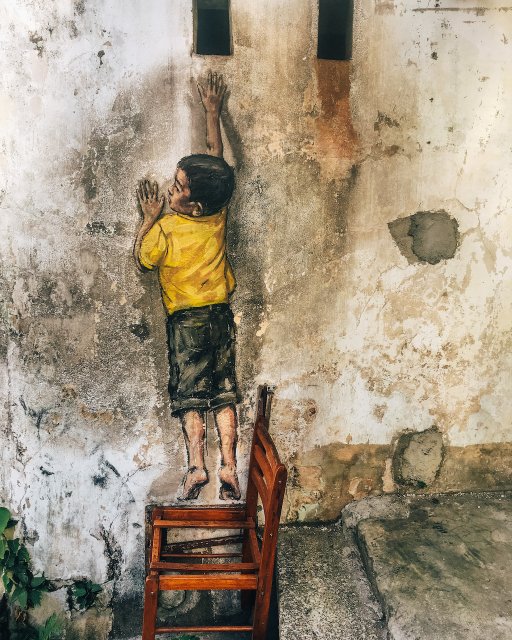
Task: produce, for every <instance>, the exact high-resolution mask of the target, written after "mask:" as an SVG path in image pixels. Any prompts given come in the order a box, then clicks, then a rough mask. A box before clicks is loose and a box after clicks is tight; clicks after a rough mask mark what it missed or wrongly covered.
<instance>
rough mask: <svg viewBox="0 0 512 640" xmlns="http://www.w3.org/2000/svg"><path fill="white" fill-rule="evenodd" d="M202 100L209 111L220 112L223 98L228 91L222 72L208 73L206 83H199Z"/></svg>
mask: <svg viewBox="0 0 512 640" xmlns="http://www.w3.org/2000/svg"><path fill="white" fill-rule="evenodd" d="M197 88H198V90H199V95H200V96H201V102H202V103H203V107H204V109H205V111H206V112H207V113H220V110H221V109H222V100H223V99H224V94H225V93H226V85H225V84H224V80H223V78H222V76H221V75H220V74H217V73H212V72H211V71H210V72H209V73H208V78H207V80H206V84H200V83H199V82H198V83H197Z"/></svg>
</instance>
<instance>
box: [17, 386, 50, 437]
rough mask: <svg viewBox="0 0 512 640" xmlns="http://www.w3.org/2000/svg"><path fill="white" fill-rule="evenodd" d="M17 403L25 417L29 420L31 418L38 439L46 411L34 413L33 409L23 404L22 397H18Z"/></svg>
mask: <svg viewBox="0 0 512 640" xmlns="http://www.w3.org/2000/svg"><path fill="white" fill-rule="evenodd" d="M19 401H20V405H21V408H22V409H23V411H24V413H25V415H26V416H28V417H29V418H32V420H34V422H35V425H36V429H37V438H38V439H40V438H41V425H42V423H43V418H44V417H45V415H46V414H47V413H48V409H41V410H40V411H35V409H32V408H31V407H29V406H28V405H27V403H26V402H25V400H24V398H23V397H22V396H20V398H19Z"/></svg>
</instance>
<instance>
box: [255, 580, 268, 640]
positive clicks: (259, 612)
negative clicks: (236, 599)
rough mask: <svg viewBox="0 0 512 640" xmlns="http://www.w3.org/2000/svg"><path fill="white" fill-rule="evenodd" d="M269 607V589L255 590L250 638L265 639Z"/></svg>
mask: <svg viewBox="0 0 512 640" xmlns="http://www.w3.org/2000/svg"><path fill="white" fill-rule="evenodd" d="M269 609H270V591H269V592H268V593H267V592H257V593H256V601H255V603H254V614H253V622H252V626H253V630H252V640H265V638H266V637H267V624H268V612H269Z"/></svg>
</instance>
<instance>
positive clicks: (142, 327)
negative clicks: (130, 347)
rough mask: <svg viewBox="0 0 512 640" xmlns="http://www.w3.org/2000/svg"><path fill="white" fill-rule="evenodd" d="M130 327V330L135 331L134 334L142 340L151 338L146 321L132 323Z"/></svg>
mask: <svg viewBox="0 0 512 640" xmlns="http://www.w3.org/2000/svg"><path fill="white" fill-rule="evenodd" d="M128 328H129V329H130V332H131V333H133V335H134V336H135V337H136V338H138V339H139V340H140V341H141V342H144V340H147V338H149V333H150V332H149V327H148V325H147V324H146V323H145V322H144V321H142V322H139V323H138V324H131V325H130V326H129V327H128Z"/></svg>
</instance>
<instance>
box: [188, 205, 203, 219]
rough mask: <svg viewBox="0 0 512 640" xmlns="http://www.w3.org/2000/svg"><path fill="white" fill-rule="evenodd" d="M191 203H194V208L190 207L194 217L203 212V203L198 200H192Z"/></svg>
mask: <svg viewBox="0 0 512 640" xmlns="http://www.w3.org/2000/svg"><path fill="white" fill-rule="evenodd" d="M191 204H193V205H194V208H193V209H192V215H193V216H195V217H196V218H199V217H201V216H202V215H203V212H204V209H203V205H202V204H201V203H200V202H192V203H191Z"/></svg>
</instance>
